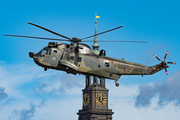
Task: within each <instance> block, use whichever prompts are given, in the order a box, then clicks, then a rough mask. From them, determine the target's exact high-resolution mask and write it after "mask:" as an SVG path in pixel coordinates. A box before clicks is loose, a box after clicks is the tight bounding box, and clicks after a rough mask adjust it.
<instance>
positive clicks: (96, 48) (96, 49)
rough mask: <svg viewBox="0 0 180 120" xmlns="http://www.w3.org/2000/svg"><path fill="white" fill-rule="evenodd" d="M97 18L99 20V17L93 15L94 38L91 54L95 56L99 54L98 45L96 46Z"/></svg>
mask: <svg viewBox="0 0 180 120" xmlns="http://www.w3.org/2000/svg"><path fill="white" fill-rule="evenodd" d="M97 18H100V16H97V13H95V36H94V44H93V46H92V47H93V52H94V53H95V54H99V44H98V40H97V36H96V34H97V20H96V19H97Z"/></svg>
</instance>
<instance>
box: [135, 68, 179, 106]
mask: <svg viewBox="0 0 180 120" xmlns="http://www.w3.org/2000/svg"><path fill="white" fill-rule="evenodd" d="M153 97H157V98H158V99H159V101H158V102H157V104H158V106H157V107H156V108H157V109H158V108H161V107H163V106H165V105H167V104H168V103H173V104H174V105H175V106H177V107H180V72H179V71H176V72H175V73H174V74H173V75H172V76H170V77H168V78H167V79H166V80H165V81H158V82H154V83H153V84H151V85H149V84H141V85H140V86H139V94H138V95H137V96H136V101H135V105H136V107H148V106H150V105H151V99H152V98H153Z"/></svg>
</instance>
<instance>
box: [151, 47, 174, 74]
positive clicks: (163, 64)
mask: <svg viewBox="0 0 180 120" xmlns="http://www.w3.org/2000/svg"><path fill="white" fill-rule="evenodd" d="M168 53H169V51H167V52H166V54H165V56H164V61H162V60H161V59H160V58H158V57H157V55H156V54H154V55H153V56H154V57H155V58H157V59H158V60H159V61H161V63H160V66H162V67H164V68H165V72H166V75H168V71H167V67H168V65H167V64H176V62H165V60H166V57H167V55H168Z"/></svg>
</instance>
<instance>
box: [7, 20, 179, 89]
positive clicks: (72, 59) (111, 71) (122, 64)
mask: <svg viewBox="0 0 180 120" xmlns="http://www.w3.org/2000/svg"><path fill="white" fill-rule="evenodd" d="M28 24H30V25H33V26H35V27H38V28H41V29H43V30H45V31H48V32H50V33H53V34H55V35H58V36H60V37H62V38H65V39H53V38H43V37H32V36H21V35H7V34H5V35H4V36H12V37H25V38H35V39H44V40H56V41H68V42H70V44H67V43H59V42H49V43H48V46H46V47H44V48H43V49H42V50H40V51H39V52H38V53H33V52H29V57H30V58H33V60H34V62H35V63H36V64H37V65H39V66H41V67H43V68H44V70H45V71H47V69H55V70H60V71H65V72H67V73H68V74H69V73H71V74H74V75H76V74H83V75H90V76H95V77H98V78H107V79H111V80H115V83H116V84H115V85H116V86H117V87H118V86H119V83H117V81H118V79H119V78H120V77H121V76H122V75H141V76H143V75H152V74H154V73H157V72H158V71H160V70H162V69H165V72H166V75H168V72H167V68H168V67H169V66H168V65H167V64H176V62H165V60H166V57H167V55H168V53H169V51H167V52H166V54H165V56H164V60H161V59H160V58H158V57H157V55H155V54H154V55H153V56H154V57H155V58H157V59H158V60H159V61H160V63H159V64H156V65H154V66H146V65H142V64H137V63H133V62H129V61H125V60H124V58H123V59H121V60H120V59H116V58H112V57H108V56H106V51H105V50H103V49H102V50H101V51H100V53H99V54H95V53H94V52H93V51H92V50H91V48H90V47H89V46H88V45H87V44H84V43H82V42H92V41H86V40H85V39H87V38H91V37H94V36H97V35H100V34H104V33H107V32H110V31H113V30H116V29H119V28H122V27H123V26H119V27H116V28H113V29H110V30H107V31H104V32H101V33H98V34H95V35H91V36H89V37H85V38H82V39H79V38H77V37H73V38H69V37H66V36H64V35H62V34H59V33H56V32H54V31H51V30H49V29H47V28H44V27H42V26H39V25H36V24H34V23H28ZM99 42H136V43H146V42H141V41H99Z"/></svg>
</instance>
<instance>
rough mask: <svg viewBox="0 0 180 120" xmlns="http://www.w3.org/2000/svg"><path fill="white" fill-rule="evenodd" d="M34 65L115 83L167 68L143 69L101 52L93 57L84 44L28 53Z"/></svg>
mask: <svg viewBox="0 0 180 120" xmlns="http://www.w3.org/2000/svg"><path fill="white" fill-rule="evenodd" d="M29 56H30V57H31V58H33V59H34V62H35V63H36V64H38V65H39V66H41V67H43V68H45V70H47V69H55V70H61V71H65V72H67V73H71V74H77V73H78V74H83V75H90V76H97V77H99V78H108V79H113V80H118V79H119V78H120V76H121V75H151V74H154V73H156V72H158V71H160V70H162V69H164V68H167V67H168V66H167V65H166V66H163V67H162V66H161V64H157V65H154V66H145V65H141V64H136V63H132V62H129V61H125V60H124V59H122V60H119V59H115V58H111V57H107V56H105V51H104V50H101V51H100V54H99V55H97V54H94V52H93V51H92V50H91V48H90V47H89V46H88V45H86V44H82V43H81V44H80V43H71V44H63V43H57V42H49V44H48V47H45V48H44V49H42V50H41V51H40V52H38V53H37V54H36V53H32V52H30V53H29Z"/></svg>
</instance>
